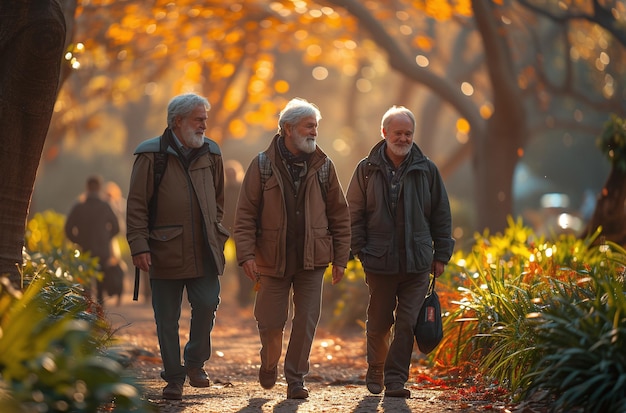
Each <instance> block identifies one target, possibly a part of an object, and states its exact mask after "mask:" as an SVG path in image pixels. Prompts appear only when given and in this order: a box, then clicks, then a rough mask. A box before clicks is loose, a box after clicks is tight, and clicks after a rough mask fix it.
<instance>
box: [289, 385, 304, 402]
mask: <svg viewBox="0 0 626 413" xmlns="http://www.w3.org/2000/svg"><path fill="white" fill-rule="evenodd" d="M308 397H309V389H307V388H306V387H304V384H302V383H292V384H290V385H288V386H287V398H288V399H306V398H308Z"/></svg>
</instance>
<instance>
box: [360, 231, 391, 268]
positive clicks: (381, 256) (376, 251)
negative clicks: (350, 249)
mask: <svg viewBox="0 0 626 413" xmlns="http://www.w3.org/2000/svg"><path fill="white" fill-rule="evenodd" d="M388 255H389V241H387V240H384V239H373V240H371V241H370V242H368V243H367V245H365V247H363V249H362V250H361V251H360V252H359V259H360V260H361V263H362V264H363V268H365V269H366V270H367V271H371V272H379V273H386V272H387V271H388V270H389V268H388V265H387V259H388Z"/></svg>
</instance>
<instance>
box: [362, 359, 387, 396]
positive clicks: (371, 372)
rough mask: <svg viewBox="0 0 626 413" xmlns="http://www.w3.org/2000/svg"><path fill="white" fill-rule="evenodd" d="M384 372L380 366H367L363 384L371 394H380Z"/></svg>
mask: <svg viewBox="0 0 626 413" xmlns="http://www.w3.org/2000/svg"><path fill="white" fill-rule="evenodd" d="M384 377H385V374H384V372H383V367H382V366H369V367H368V368H367V374H366V375H365V385H366V386H367V390H369V391H370V393H372V394H380V392H381V391H383V385H384V384H383V379H384Z"/></svg>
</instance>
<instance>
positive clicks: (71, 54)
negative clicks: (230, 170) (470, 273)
mask: <svg viewBox="0 0 626 413" xmlns="http://www.w3.org/2000/svg"><path fill="white" fill-rule="evenodd" d="M74 16H75V20H74V22H73V25H72V26H73V27H74V35H73V42H72V46H71V47H70V48H69V49H68V53H67V59H68V63H69V64H70V65H71V66H72V67H73V68H74V70H73V71H72V73H71V75H70V76H69V77H68V78H67V81H66V82H65V84H64V87H63V89H62V91H61V94H60V96H59V99H58V101H57V105H56V107H55V114H54V117H53V122H52V125H51V128H50V133H49V136H48V141H47V147H46V151H45V157H44V159H43V160H44V162H43V164H42V165H41V167H40V174H39V178H38V181H37V186H36V188H35V198H34V201H35V203H34V209H33V210H34V212H36V211H39V210H43V209H47V208H52V209H55V210H58V211H61V212H66V211H67V210H68V209H69V205H70V204H71V202H72V201H73V197H74V196H75V194H76V193H77V192H78V191H79V188H81V185H82V181H83V179H84V174H86V173H92V172H97V173H101V174H102V175H104V176H105V177H106V178H107V179H111V180H114V181H117V182H118V183H119V184H120V186H121V187H122V189H123V190H124V191H125V190H126V186H127V181H128V176H129V173H130V168H131V165H132V151H133V149H134V147H135V146H136V145H137V144H138V143H139V142H140V141H142V140H144V139H146V138H148V137H152V136H156V135H158V134H160V133H161V132H162V130H163V128H164V126H165V106H166V104H167V101H168V100H169V99H170V98H171V97H172V96H173V95H175V94H177V93H180V92H184V91H190V90H193V91H196V92H198V93H201V94H203V95H206V96H207V97H208V98H209V100H210V102H211V104H212V105H213V109H212V110H211V111H210V112H209V117H210V118H209V129H208V130H207V135H208V136H210V137H212V138H213V139H216V140H217V141H219V142H220V144H221V146H222V149H223V153H224V156H225V158H227V159H228V158H233V159H237V160H239V161H240V162H241V163H242V164H244V165H247V164H248V163H249V161H250V159H251V158H252V157H253V156H254V155H255V154H256V153H257V152H258V151H259V150H263V149H264V148H265V147H266V145H267V144H268V142H269V139H270V137H271V135H272V134H273V133H274V131H275V129H276V122H277V113H278V111H279V110H280V108H281V107H282V106H283V105H284V103H285V102H286V101H287V100H288V99H290V98H291V97H293V96H301V97H304V98H307V99H309V100H311V101H313V102H315V103H316V104H317V105H318V106H320V108H321V111H322V115H323V117H324V119H323V121H322V123H321V127H320V138H319V140H320V145H321V146H322V148H324V150H325V151H326V152H327V153H329V155H330V156H331V157H333V159H334V160H335V162H336V163H337V166H338V170H339V173H340V178H341V181H342V183H343V184H344V186H345V185H347V183H348V181H349V179H350V175H351V173H352V170H353V168H354V166H355V165H356V163H357V162H358V160H359V159H361V158H362V157H364V156H365V155H366V154H367V151H368V149H369V147H370V146H371V145H373V144H374V143H375V142H376V141H377V140H378V139H380V117H381V115H382V113H383V112H384V111H385V110H386V109H387V108H388V107H389V106H390V105H392V104H400V105H405V106H407V107H409V108H411V109H412V110H413V111H414V112H415V114H416V116H417V119H418V125H417V131H416V141H417V143H418V144H419V145H420V146H421V147H422V148H423V150H424V151H425V153H426V154H427V155H428V156H429V157H431V158H432V159H433V160H435V162H436V163H437V164H438V165H439V166H440V168H441V170H442V173H443V175H444V178H445V179H446V183H447V185H448V188H449V192H450V196H451V198H452V203H453V208H454V211H453V216H454V221H455V222H454V224H455V233H454V236H455V237H456V238H457V239H458V240H459V241H461V243H460V245H463V242H464V241H465V240H468V241H471V234H472V232H473V231H475V230H482V229H484V228H488V229H490V230H492V231H493V232H496V231H500V230H502V229H503V228H504V227H505V226H506V216H507V215H509V214H511V215H524V216H525V217H526V219H527V220H528V222H529V223H530V224H533V225H534V226H536V227H537V226H540V225H541V220H545V216H544V215H541V214H540V213H539V214H537V213H535V214H533V212H537V211H538V210H541V204H540V200H541V197H542V196H543V195H545V194H546V193H552V192H557V193H561V194H564V197H563V198H564V199H568V200H569V207H568V208H569V210H570V211H571V212H573V213H575V214H578V216H580V217H581V219H585V218H588V216H587V215H590V214H589V213H588V212H584V211H582V210H579V209H580V208H579V206H580V207H582V205H583V204H584V201H585V193H587V194H591V195H590V196H591V197H592V198H595V196H596V195H597V194H599V193H600V192H601V189H602V184H603V181H604V180H605V178H606V175H607V174H608V172H609V169H610V165H609V164H608V163H607V162H606V160H605V159H604V158H603V157H602V154H601V153H600V152H599V151H598V150H597V149H596V148H595V146H594V141H595V138H596V137H597V136H598V135H599V134H600V133H601V131H602V127H603V124H604V122H605V121H606V120H607V118H608V116H609V113H616V114H618V115H619V116H622V117H623V116H625V115H626V103H625V102H626V96H625V93H626V92H625V91H626V88H625V87H624V82H625V81H626V77H625V76H624V72H625V71H624V68H625V62H626V54H625V51H626V50H625V47H624V46H625V44H624V41H623V39H624V37H625V35H624V33H625V30H624V25H623V23H624V22H625V21H626V8H625V6H624V3H622V2H618V1H607V2H604V3H603V4H602V6H600V5H599V4H596V3H594V2H592V1H588V2H585V1H582V2H581V1H561V2H558V3H557V2H555V1H551V0H546V1H535V2H532V3H530V2H526V1H498V2H491V1H487V0H476V1H473V2H470V1H469V0H468V1H457V2H448V1H445V0H431V1H408V0H407V1H376V2H374V1H365V2H362V1H356V0H328V1H317V2H313V1H306V2H305V1H289V0H281V1H274V2H261V1H254V0H241V1H234V2H229V3H228V4H224V3H223V2H217V1H210V0H203V1H199V2H198V1H196V2H191V1H179V2H176V3H173V2H166V1H161V0H157V1H154V2H150V3H138V2H132V1H116V2H110V1H106V0H90V1H82V2H81V1H79V2H78V7H77V8H76V12H75V15H74ZM620 24H621V26H620ZM83 171H84V173H79V172H83ZM585 214H587V215H585Z"/></svg>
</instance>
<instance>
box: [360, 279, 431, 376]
mask: <svg viewBox="0 0 626 413" xmlns="http://www.w3.org/2000/svg"><path fill="white" fill-rule="evenodd" d="M428 276H429V274H428V273H424V274H394V275H388V274H386V275H381V274H366V276H365V281H366V283H367V285H368V287H369V294H370V299H369V305H368V307H367V324H366V326H367V327H366V330H367V331H366V336H367V362H368V364H369V365H370V366H377V367H382V366H384V372H385V386H387V387H389V385H392V387H397V386H398V384H400V385H402V386H404V384H405V383H406V381H407V380H408V378H409V367H410V365H411V354H412V353H413V345H414V343H415V336H414V333H413V328H414V326H415V323H416V321H417V316H418V314H419V311H420V309H421V308H422V304H424V299H425V297H426V292H427V291H428V283H429V278H428ZM392 326H393V338H392V339H391V344H390V338H391V327H392Z"/></svg>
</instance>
